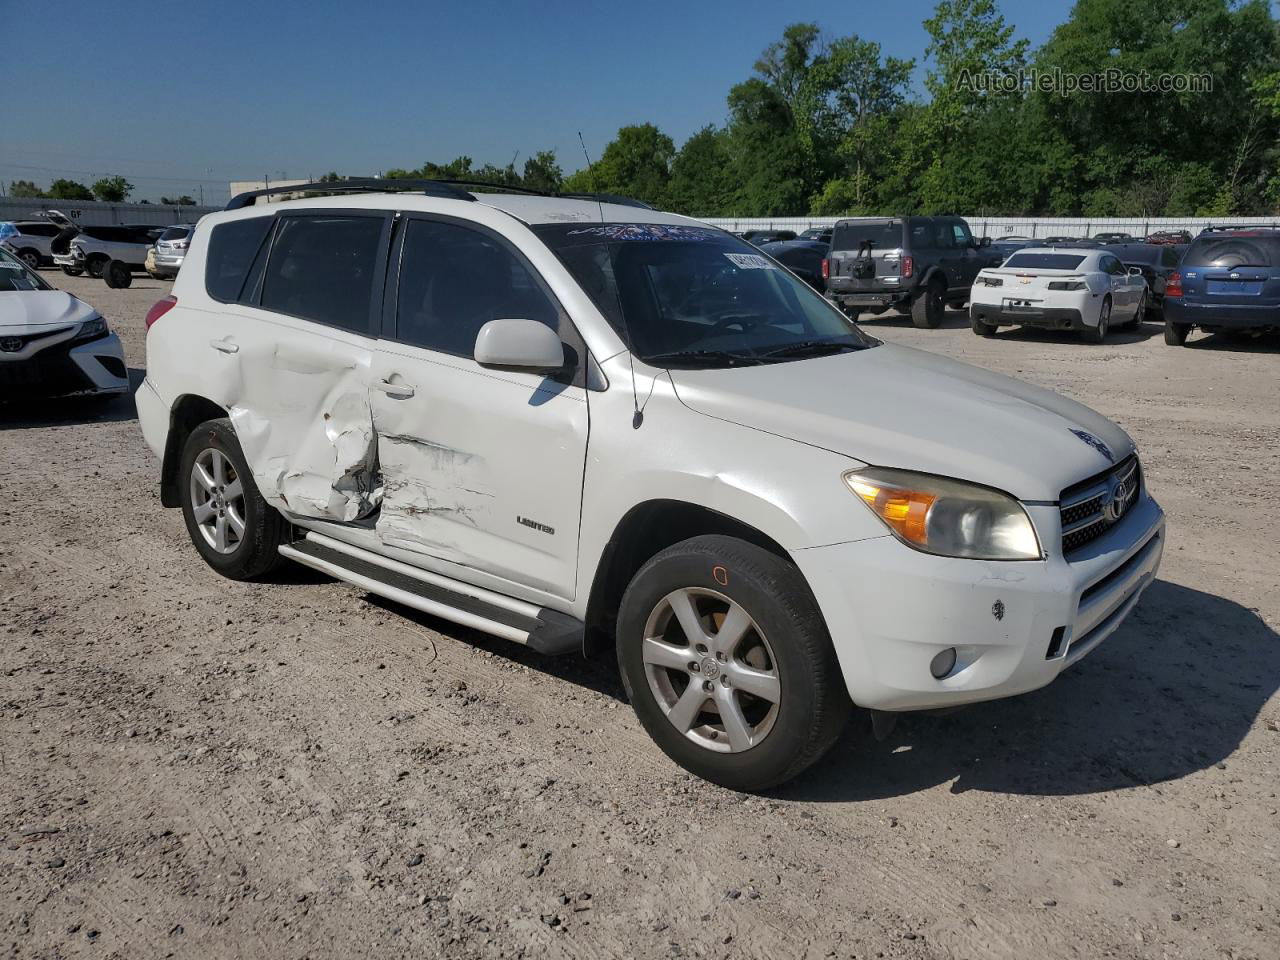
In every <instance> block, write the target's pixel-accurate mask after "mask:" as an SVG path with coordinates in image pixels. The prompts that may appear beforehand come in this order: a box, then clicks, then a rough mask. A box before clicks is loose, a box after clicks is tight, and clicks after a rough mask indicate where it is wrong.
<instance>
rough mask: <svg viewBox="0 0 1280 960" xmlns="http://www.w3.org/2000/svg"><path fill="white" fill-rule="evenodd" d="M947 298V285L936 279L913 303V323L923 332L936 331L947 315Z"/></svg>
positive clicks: (930, 282) (931, 281)
mask: <svg viewBox="0 0 1280 960" xmlns="http://www.w3.org/2000/svg"><path fill="white" fill-rule="evenodd" d="M946 297H947V285H946V283H945V282H944V281H943V280H942V279H941V278H939V277H934V278H933V279H932V280H930V281H929V284H928V286H926V287H925V288H924V289H923V290H921V291H920V292H919V293H918V294H917V295H916V298H915V300H914V301H913V302H912V304H911V322H912V323H913V324H915V325H916V326H917V327H919V328H920V329H921V330H936V329H937V328H938V327H939V326H941V324H942V320H943V318H944V317H945V316H946V313H947V304H946Z"/></svg>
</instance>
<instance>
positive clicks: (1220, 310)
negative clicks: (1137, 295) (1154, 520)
mask: <svg viewBox="0 0 1280 960" xmlns="http://www.w3.org/2000/svg"><path fill="white" fill-rule="evenodd" d="M1162 306H1163V309H1164V318H1165V319H1166V320H1170V321H1172V322H1173V323H1186V324H1191V325H1193V326H1197V327H1200V326H1209V327H1226V328H1227V329H1230V330H1260V329H1268V328H1270V329H1280V305H1277V304H1269V305H1268V304H1257V305H1251V304H1236V305H1231V306H1227V305H1223V304H1216V303H1197V302H1195V301H1193V300H1192V301H1189V300H1187V298H1186V297H1165V298H1164V302H1163V305H1162Z"/></svg>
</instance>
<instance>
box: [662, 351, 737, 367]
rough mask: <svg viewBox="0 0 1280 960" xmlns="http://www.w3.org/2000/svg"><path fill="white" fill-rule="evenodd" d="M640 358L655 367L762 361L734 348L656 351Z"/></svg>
mask: <svg viewBox="0 0 1280 960" xmlns="http://www.w3.org/2000/svg"><path fill="white" fill-rule="evenodd" d="M640 359H641V360H643V361H644V362H645V363H647V364H650V365H651V366H655V367H661V366H664V365H666V364H668V363H695V364H699V363H723V364H725V365H726V366H733V365H735V364H739V363H741V364H756V363H760V362H761V361H760V358H759V357H756V356H752V355H751V354H749V353H734V352H733V351H732V350H672V351H671V352H670V353H655V354H652V355H651V356H647V357H641V358H640Z"/></svg>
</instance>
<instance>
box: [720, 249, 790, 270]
mask: <svg viewBox="0 0 1280 960" xmlns="http://www.w3.org/2000/svg"><path fill="white" fill-rule="evenodd" d="M725 257H726V258H728V260H729V262H730V263H732V264H733V265H734V266H735V267H737V268H738V269H739V270H776V269H778V268H777V267H775V266H774V265H773V264H772V263H770V262H769V261H768V260H767V259H766V258H764V257H762V256H760V254H758V253H726V254H725Z"/></svg>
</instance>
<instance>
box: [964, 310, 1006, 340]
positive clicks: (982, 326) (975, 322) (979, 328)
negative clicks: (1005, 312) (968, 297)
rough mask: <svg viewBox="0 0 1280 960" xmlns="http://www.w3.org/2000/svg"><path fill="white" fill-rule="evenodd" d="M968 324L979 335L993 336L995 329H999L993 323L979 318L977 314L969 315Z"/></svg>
mask: <svg viewBox="0 0 1280 960" xmlns="http://www.w3.org/2000/svg"><path fill="white" fill-rule="evenodd" d="M969 326H970V327H971V328H972V329H973V332H974V333H976V334H977V335H978V336H980V337H994V336H995V335H996V330H998V329H999V327H997V326H996V325H995V324H994V323H987V322H986V321H985V320H982V319H979V317H978V316H977V314H970V315H969Z"/></svg>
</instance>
